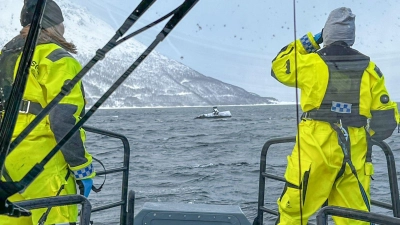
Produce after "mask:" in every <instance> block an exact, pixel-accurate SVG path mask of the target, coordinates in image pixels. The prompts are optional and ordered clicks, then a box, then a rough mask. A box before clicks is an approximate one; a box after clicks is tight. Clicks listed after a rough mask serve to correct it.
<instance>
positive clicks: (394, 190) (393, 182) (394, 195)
mask: <svg viewBox="0 0 400 225" xmlns="http://www.w3.org/2000/svg"><path fill="white" fill-rule="evenodd" d="M291 142H296V137H295V136H291V137H283V138H273V139H270V140H268V141H267V142H266V143H265V144H264V146H263V148H262V151H261V158H260V176H259V190H258V207H257V217H256V218H255V219H254V223H253V225H262V224H263V220H264V217H263V216H264V215H263V214H264V213H269V214H272V215H276V216H278V211H276V210H273V209H270V208H267V207H265V205H264V200H265V186H266V180H267V179H266V178H270V179H273V180H276V181H281V182H286V180H285V178H284V177H281V176H277V175H274V174H270V173H267V166H266V161H267V160H266V157H267V152H268V150H269V148H270V146H271V145H276V144H283V143H291ZM371 145H372V146H378V147H380V148H381V149H382V150H383V152H384V154H385V156H386V162H387V169H388V176H389V188H390V193H391V202H392V203H391V204H388V203H385V202H380V201H376V200H371V204H372V205H375V206H378V207H382V208H385V209H389V210H392V211H393V216H394V217H397V218H400V199H399V189H398V184H397V173H396V165H395V160H394V156H393V152H392V150H391V149H390V147H389V145H388V144H386V143H385V142H383V141H382V142H377V141H374V140H372V141H371ZM328 207H329V206H328ZM324 210H325V211H323V212H325V213H328V214H329V213H338V214H340V213H341V212H344V213H343V214H341V215H338V216H343V217H348V216H353V217H354V218H355V219H357V218H358V217H357V215H355V214H360V213H359V212H357V211H355V212H357V213H355V214H354V215H353V214H351V212H353V210H349V209H346V210H347V211H346V212H345V210H341V209H336V208H334V209H332V208H326V207H325V209H324ZM364 213H368V212H364ZM349 214H350V215H349ZM334 215H336V214H334ZM362 215H363V216H361V215H360V219H363V218H369V217H375V216H376V215H379V216H381V215H380V214H376V213H375V214H369V215H367V216H364V214H362ZM382 216H383V215H382ZM353 217H349V218H353ZM390 218H393V217H390ZM381 219H384V217H382V218H381ZM374 220H375V219H374ZM376 220H379V218H376ZM371 222H373V221H371ZM388 224H389V223H388Z"/></svg>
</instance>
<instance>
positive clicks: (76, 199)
mask: <svg viewBox="0 0 400 225" xmlns="http://www.w3.org/2000/svg"><path fill="white" fill-rule="evenodd" d="M75 204H81V205H82V208H81V215H80V220H79V224H81V225H89V224H90V213H91V209H92V205H91V204H90V202H89V201H88V200H87V199H86V198H85V197H84V196H82V195H63V196H55V197H47V198H39V199H32V200H26V201H20V202H15V205H17V206H18V207H21V208H23V209H27V210H30V209H40V208H48V207H55V206H64V205H75Z"/></svg>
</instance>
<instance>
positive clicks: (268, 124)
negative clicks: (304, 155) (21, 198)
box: [86, 105, 400, 224]
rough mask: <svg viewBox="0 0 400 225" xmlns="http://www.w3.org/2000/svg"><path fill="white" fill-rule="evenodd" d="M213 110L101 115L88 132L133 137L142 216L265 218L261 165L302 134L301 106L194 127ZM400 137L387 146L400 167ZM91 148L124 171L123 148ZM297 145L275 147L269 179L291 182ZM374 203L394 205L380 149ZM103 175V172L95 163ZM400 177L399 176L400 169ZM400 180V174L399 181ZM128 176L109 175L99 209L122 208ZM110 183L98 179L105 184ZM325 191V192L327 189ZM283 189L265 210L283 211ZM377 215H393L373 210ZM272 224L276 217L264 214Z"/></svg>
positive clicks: (94, 196)
mask: <svg viewBox="0 0 400 225" xmlns="http://www.w3.org/2000/svg"><path fill="white" fill-rule="evenodd" d="M211 110H212V108H211V107H210V108H208V107H207V108H204V107H193V108H140V109H100V110H98V111H97V112H96V113H95V114H94V115H93V116H92V118H90V119H89V121H88V123H87V124H86V125H88V126H91V127H96V128H100V129H104V130H108V131H112V132H117V133H120V134H122V135H124V136H126V137H127V138H128V140H129V142H130V149H131V157H130V161H131V163H130V179H129V190H134V191H135V193H136V202H135V214H137V213H138V212H139V210H140V208H141V207H142V206H143V204H144V203H145V202H175V203H190V204H217V205H227V204H228V205H239V206H240V207H241V208H242V210H243V213H244V214H245V216H246V217H247V218H248V220H249V221H250V222H253V220H254V218H255V217H256V214H257V198H258V182H259V166H260V164H259V162H260V154H261V149H262V147H263V145H264V143H265V142H266V141H267V140H269V139H271V138H278V137H287V136H294V135H295V134H296V124H297V117H296V115H297V113H296V105H270V106H224V107H222V106H221V107H219V110H220V111H225V110H229V111H230V112H231V113H232V117H231V118H226V119H194V117H195V116H198V115H200V114H203V113H209V112H211ZM399 137H400V134H397V130H396V133H394V135H393V136H392V137H390V138H389V139H387V140H386V142H387V143H388V144H389V145H390V147H391V148H392V150H393V153H394V155H395V160H396V162H397V164H399V163H400V139H399ZM87 138H88V140H87V148H88V150H89V151H90V152H91V153H92V154H93V155H94V156H95V157H96V158H98V159H100V160H101V161H102V162H103V163H104V165H105V166H106V169H112V168H116V167H121V166H122V160H123V147H122V144H121V141H120V140H118V139H113V138H109V137H104V136H99V135H96V134H93V133H89V132H88V133H87ZM292 147H293V143H288V144H281V145H273V146H272V147H271V148H270V151H269V152H268V156H267V170H268V172H269V173H273V174H276V175H280V176H283V173H284V171H285V168H286V156H287V155H288V154H290V152H291V150H292ZM373 162H374V163H375V175H374V176H373V178H374V180H373V182H372V199H373V200H378V201H383V202H387V203H391V202H390V190H389V183H388V176H387V167H386V158H385V155H384V154H383V152H382V151H381V150H380V149H379V148H374V151H373ZM95 167H96V170H97V171H102V170H103V169H102V167H101V166H100V164H98V163H95ZM398 170H399V169H398ZM397 175H398V177H399V175H400V174H399V173H397ZM121 177H122V175H121V174H120V173H118V174H113V175H108V176H107V180H106V184H105V185H104V188H103V191H101V192H100V193H94V192H92V193H91V195H90V197H89V200H91V202H92V206H93V207H98V206H100V205H104V204H107V203H110V202H116V201H119V199H120V194H121ZM103 179H104V176H98V177H96V178H95V184H96V185H99V184H101V183H102V181H103ZM321 185H323V184H321ZM282 188H283V183H282V182H278V181H270V180H269V182H268V184H267V187H266V191H265V193H266V198H265V203H266V205H267V207H269V208H272V209H276V199H277V198H278V197H279V195H280V194H281V192H282ZM372 211H373V212H379V213H383V214H386V215H392V214H391V211H390V210H386V209H382V208H379V207H376V206H372ZM119 212H120V211H119V208H114V209H109V210H106V211H103V212H102V213H93V215H92V219H93V220H94V222H95V224H119ZM264 218H265V222H264V224H273V223H274V222H273V221H274V220H275V216H273V215H268V214H264Z"/></svg>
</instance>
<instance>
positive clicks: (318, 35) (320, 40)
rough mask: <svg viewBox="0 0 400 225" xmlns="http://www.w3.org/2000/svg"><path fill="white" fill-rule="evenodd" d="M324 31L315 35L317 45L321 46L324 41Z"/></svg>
mask: <svg viewBox="0 0 400 225" xmlns="http://www.w3.org/2000/svg"><path fill="white" fill-rule="evenodd" d="M323 31H324V29H322V31H321V32H319V33H318V34H316V35H314V40H315V42H317V44H321V43H322V42H323V41H324V40H323V38H322V33H323Z"/></svg>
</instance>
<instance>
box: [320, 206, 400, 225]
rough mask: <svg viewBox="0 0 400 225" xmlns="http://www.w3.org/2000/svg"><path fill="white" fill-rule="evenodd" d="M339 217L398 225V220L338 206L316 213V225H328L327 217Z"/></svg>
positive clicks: (325, 208)
mask: <svg viewBox="0 0 400 225" xmlns="http://www.w3.org/2000/svg"><path fill="white" fill-rule="evenodd" d="M328 215H331V216H340V217H345V218H349V219H355V220H362V221H365V222H370V223H374V224H385V225H398V224H400V218H397V217H391V216H386V215H382V214H378V213H373V212H366V211H361V210H355V209H349V208H343V207H338V206H325V207H323V208H322V209H321V210H319V211H318V213H317V225H328V218H327V216H328Z"/></svg>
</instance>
